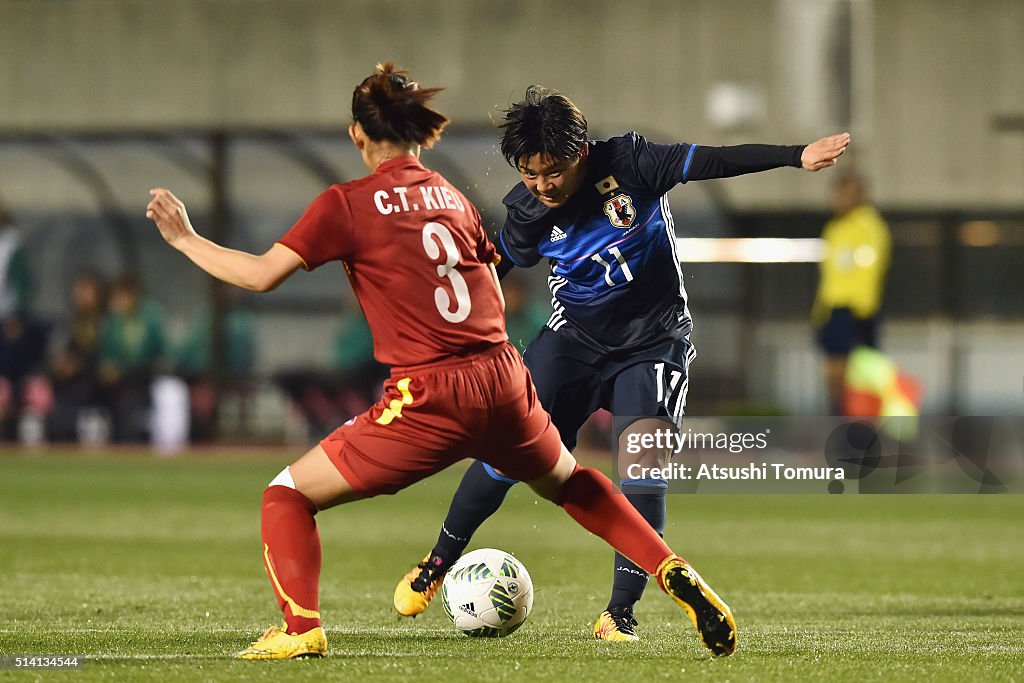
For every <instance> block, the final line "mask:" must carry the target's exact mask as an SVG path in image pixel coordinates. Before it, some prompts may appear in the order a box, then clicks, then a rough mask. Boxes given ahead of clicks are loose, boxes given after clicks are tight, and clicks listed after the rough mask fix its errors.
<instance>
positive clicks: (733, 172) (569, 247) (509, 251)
mask: <svg viewBox="0 0 1024 683" xmlns="http://www.w3.org/2000/svg"><path fill="white" fill-rule="evenodd" d="M500 127H501V128H502V129H503V133H502V138H501V151H502V154H503V155H504V157H505V159H506V160H507V161H508V162H509V164H510V165H512V166H513V167H514V168H516V169H517V170H518V171H519V174H520V176H521V177H522V182H521V183H519V184H518V185H516V186H515V187H514V188H513V189H512V191H511V192H509V193H508V195H507V196H506V197H505V199H504V204H505V208H506V210H507V218H506V221H505V225H504V227H503V228H502V230H501V232H500V233H499V236H498V237H499V239H498V250H499V253H500V255H501V257H502V258H501V262H500V263H499V265H498V273H499V275H504V274H505V273H507V272H508V271H509V270H511V268H512V267H513V266H519V267H522V268H528V267H530V266H533V265H535V264H537V263H538V262H539V261H540V260H541V259H547V260H548V262H549V264H550V275H549V276H548V285H549V287H550V289H551V294H552V299H551V304H552V313H551V317H550V318H549V319H548V321H547V324H546V326H545V327H544V328H542V329H541V330H540V332H539V334H538V335H537V336H536V338H534V340H533V341H532V342H530V344H529V345H528V346H527V349H526V352H525V354H524V360H525V362H526V365H527V367H528V368H529V370H530V373H531V375H532V377H533V382H534V384H535V386H536V388H537V394H538V397H539V398H540V401H541V404H542V405H543V406H544V408H545V409H546V410H547V411H548V412H549V413H550V414H551V417H552V420H553V422H554V424H555V426H556V427H557V428H558V431H559V432H560V434H561V436H562V440H563V442H564V443H565V445H566V446H567V447H568V449H569V450H570V451H571V450H572V449H573V448H574V447H575V445H576V435H577V432H578V431H579V429H580V427H581V426H582V425H583V423H584V422H585V421H586V420H587V418H589V417H590V416H591V415H592V414H593V413H594V412H595V411H596V410H598V409H599V408H605V409H606V410H608V411H609V412H610V413H611V414H612V416H613V429H614V432H615V436H616V438H617V439H620V449H619V455H620V457H619V468H620V472H619V476H620V486H621V489H622V492H623V493H624V494H625V496H626V497H627V498H628V499H629V501H630V502H631V503H632V504H633V506H634V507H635V508H636V509H637V510H638V511H639V512H640V513H641V515H643V517H644V518H645V519H646V520H647V521H648V522H649V523H650V525H651V526H652V527H653V528H654V529H655V531H657V532H658V533H659V534H663V532H664V527H665V490H666V488H667V484H666V482H665V481H664V480H660V479H652V478H643V479H635V478H629V477H628V476H625V473H626V471H627V467H628V465H629V464H631V463H634V462H636V463H639V464H641V465H642V466H643V467H648V468H650V467H663V466H664V465H665V464H667V458H668V453H667V452H666V451H664V450H663V449H662V450H658V449H652V450H649V451H644V452H641V453H639V454H636V455H631V456H630V455H627V453H626V449H624V448H622V447H621V440H622V439H624V438H625V434H627V433H629V432H651V431H653V430H654V429H657V428H659V427H660V428H664V427H665V426H666V424H665V423H668V424H669V425H671V426H674V427H678V426H680V425H681V423H682V419H683V412H684V408H685V405H686V392H687V387H688V384H689V376H688V371H687V369H688V366H689V364H690V361H691V360H693V358H694V355H695V352H694V347H693V344H691V343H690V332H691V329H692V322H691V319H690V313H689V310H688V309H687V305H686V291H685V289H684V288H683V275H682V272H681V270H680V267H679V258H678V257H677V255H676V236H675V230H674V228H673V224H672V215H671V213H670V211H669V205H668V199H667V197H666V196H665V195H666V193H667V192H668V191H669V190H671V189H672V188H673V187H675V186H676V185H677V184H679V183H685V182H687V181H690V180H707V179H711V178H727V177H732V176H737V175H742V174H745V173H755V172H758V171H766V170H769V169H773V168H779V167H784V166H792V167H795V168H803V169H805V170H808V171H818V170H820V169H822V168H826V167H828V166H832V165H834V164H835V163H836V161H837V159H838V158H839V156H840V155H842V154H843V152H844V151H845V150H846V147H847V145H848V144H849V141H850V136H849V134H848V133H842V134H839V135H832V136H829V137H825V138H822V139H820V140H817V141H816V142H813V143H811V144H809V145H806V146H805V145H797V146H778V145H737V146H730V147H705V146H701V145H695V144H688V143H679V144H671V145H664V144H654V143H650V142H648V141H647V140H646V139H645V138H644V137H643V136H641V135H639V134H637V133H636V132H629V133H626V134H625V135H621V136H619V137H614V138H611V139H609V140H604V141H594V140H590V139H588V137H587V120H586V118H585V117H584V116H583V113H582V112H581V111H580V110H579V109H578V108H577V107H576V106H575V104H573V102H572V101H571V100H569V98H567V97H565V96H564V95H562V94H559V93H556V92H552V91H548V90H546V89H544V88H541V87H539V86H531V87H530V88H529V89H528V90H527V91H526V97H525V99H524V100H523V101H522V102H518V103H516V104H513V105H512V106H511V107H510V108H509V109H507V110H505V112H504V120H503V122H502V123H501V124H500ZM627 458H628V460H627ZM515 483H516V482H515V481H514V480H513V479H510V478H508V477H505V476H503V475H502V474H501V473H500V472H498V471H496V470H495V469H494V468H492V467H490V466H488V465H486V464H484V463H482V462H480V461H475V462H474V463H473V464H472V465H471V466H470V467H469V469H468V470H467V471H466V474H465V475H464V476H463V479H462V482H461V483H460V485H459V487H458V490H457V491H456V493H455V497H454V499H453V500H452V503H451V508H450V509H449V512H448V516H447V518H446V519H445V521H444V524H443V526H442V528H441V533H440V535H439V537H438V540H437V545H436V546H435V547H434V549H433V550H432V551H431V552H430V553H429V554H428V555H427V556H426V557H425V558H424V560H423V561H422V562H420V563H419V564H418V565H417V566H416V567H414V568H413V569H412V570H411V571H410V572H409V573H407V574H406V575H405V577H403V579H402V580H401V581H400V582H399V584H398V586H397V587H396V589H395V596H394V604H395V608H396V609H397V610H398V612H399V613H400V614H403V615H405V616H415V615H417V614H419V613H421V612H423V611H424V610H425V609H426V608H427V606H428V605H429V603H430V600H431V599H432V598H433V596H434V594H435V593H436V591H437V588H438V587H439V586H440V583H441V580H442V579H443V578H444V574H445V572H447V570H448V568H449V567H451V565H452V564H454V563H455V561H456V560H457V559H458V558H459V556H460V555H461V554H462V552H463V551H464V550H465V548H466V546H467V545H468V543H469V539H470V537H471V536H472V535H473V533H474V532H475V531H476V529H477V528H478V527H479V526H480V525H481V524H482V523H483V522H484V520H486V519H487V517H489V516H490V515H491V514H493V513H494V512H495V511H496V510H497V509H498V507H499V506H500V505H501V503H502V501H503V500H504V498H505V494H506V493H507V492H508V490H509V488H511V486H512V485H513V484H515ZM613 576H614V581H613V586H612V594H611V599H610V601H609V603H608V607H607V609H606V610H605V611H604V612H603V613H602V614H601V615H600V617H599V618H598V620H597V623H596V624H595V625H594V636H595V637H596V638H598V639H602V640H609V641H618V642H622V641H633V640H638V639H639V636H638V635H637V633H636V626H637V621H636V619H635V618H634V616H633V606H634V605H635V604H636V602H637V601H638V600H639V599H640V597H641V595H642V594H643V591H644V588H645V586H646V585H647V579H648V577H647V574H646V572H644V571H643V570H641V569H640V568H639V567H637V566H636V565H635V564H633V563H632V562H630V561H629V560H628V559H626V558H625V557H624V556H622V555H621V554H618V553H616V555H615V570H614V575H613Z"/></svg>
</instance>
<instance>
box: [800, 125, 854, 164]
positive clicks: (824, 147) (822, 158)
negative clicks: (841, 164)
mask: <svg viewBox="0 0 1024 683" xmlns="http://www.w3.org/2000/svg"><path fill="white" fill-rule="evenodd" d="M849 144H850V134H849V133H840V134H839V135H829V136H828V137H827V138H822V139H820V140H816V141H814V142H812V143H811V144H809V145H807V146H806V147H804V152H803V154H801V155H800V163H801V164H803V167H804V169H805V170H807V171H820V170H821V169H823V168H828V167H829V166H835V165H836V161H838V160H839V157H841V156H843V152H845V151H846V148H847V147H848V146H849Z"/></svg>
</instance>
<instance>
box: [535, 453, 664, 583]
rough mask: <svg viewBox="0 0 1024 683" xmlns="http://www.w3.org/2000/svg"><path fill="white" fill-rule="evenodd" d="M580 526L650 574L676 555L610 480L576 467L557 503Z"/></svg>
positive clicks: (590, 470)
mask: <svg viewBox="0 0 1024 683" xmlns="http://www.w3.org/2000/svg"><path fill="white" fill-rule="evenodd" d="M555 502H556V503H558V504H559V505H561V506H562V507H563V508H565V511H566V512H568V513H569V515H570V516H571V517H572V518H573V519H575V520H576V521H577V522H578V523H579V524H580V526H582V527H583V528H584V529H586V530H587V531H589V532H590V533H592V534H595V535H597V536H600V537H601V538H603V539H604V540H606V541H607V542H608V545H610V546H611V547H613V548H615V549H616V550H618V551H619V552H620V553H622V554H623V555H625V556H626V557H628V558H629V559H630V560H631V561H632V562H633V564H635V565H637V566H638V567H640V568H641V569H643V570H644V571H645V572H647V573H648V574H654V573H656V572H657V570H658V565H660V564H661V563H662V562H663V561H664V560H665V559H666V558H668V557H675V554H674V553H673V552H672V551H671V550H670V549H669V547H668V546H667V545H665V541H663V540H662V539H661V537H660V536H659V535H658V532H656V531H655V530H654V529H652V528H651V525H650V524H648V523H647V520H645V519H644V518H643V516H641V515H640V513H639V512H637V511H636V508H634V507H633V506H632V505H631V504H630V503H629V501H628V500H627V499H626V497H625V496H619V495H616V494H615V492H614V490H613V489H612V483H611V482H610V481H609V480H608V477H606V476H604V475H603V474H601V473H600V472H598V471H597V470H594V469H590V468H589V467H577V468H576V471H575V472H573V473H572V476H570V477H569V479H568V480H567V481H566V482H565V484H564V485H563V486H562V491H561V492H560V493H559V494H558V498H557V499H556V501H555Z"/></svg>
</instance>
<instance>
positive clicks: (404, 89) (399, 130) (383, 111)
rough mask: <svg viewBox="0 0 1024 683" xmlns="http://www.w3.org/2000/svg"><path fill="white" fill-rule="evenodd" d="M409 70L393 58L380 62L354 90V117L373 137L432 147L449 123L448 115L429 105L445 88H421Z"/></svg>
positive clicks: (373, 138)
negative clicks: (409, 75)
mask: <svg viewBox="0 0 1024 683" xmlns="http://www.w3.org/2000/svg"><path fill="white" fill-rule="evenodd" d="M408 74H409V72H408V71H404V70H401V69H398V68H396V67H395V65H394V64H393V63H391V62H385V63H384V64H378V65H377V69H376V70H375V71H374V72H373V74H371V75H369V76H367V77H366V78H365V79H363V82H362V83H360V84H359V85H357V86H356V88H355V90H354V91H352V120H353V121H356V122H358V123H359V124H360V125H361V126H362V127H363V130H364V131H366V134H367V135H369V136H370V139H371V140H376V141H384V140H387V141H389V142H398V143H407V142H414V143H416V144H418V145H423V146H424V147H430V146H431V145H433V144H434V143H435V142H436V141H437V139H438V138H440V137H441V131H443V130H444V127H445V126H446V125H448V117H447V116H445V115H444V114H441V113H440V112H437V111H434V110H433V109H431V108H430V107H428V106H427V102H428V101H429V100H430V99H431V98H432V97H433V96H434V95H436V94H437V93H439V92H441V90H443V88H421V87H420V86H419V84H418V83H417V82H416V81H413V80H411V79H410V78H409V77H408Z"/></svg>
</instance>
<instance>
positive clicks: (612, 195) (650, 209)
mask: <svg viewBox="0 0 1024 683" xmlns="http://www.w3.org/2000/svg"><path fill="white" fill-rule="evenodd" d="M588 144H589V145H590V149H589V153H588V156H587V162H586V163H587V167H586V178H585V179H584V181H583V184H582V185H581V186H580V188H579V190H577V192H576V193H575V194H574V195H573V196H572V197H570V198H569V200H568V201H567V202H566V203H565V204H564V205H563V206H560V207H558V208H548V207H546V206H544V205H543V204H541V203H540V201H538V200H537V198H536V197H534V196H533V195H532V194H530V191H529V190H527V189H526V186H525V185H524V184H523V183H519V184H518V185H516V186H515V187H514V188H512V191H511V192H509V193H508V195H506V197H505V199H504V203H505V208H506V210H507V212H508V216H507V218H506V220H505V225H504V227H503V228H502V230H501V232H500V233H499V242H500V247H501V251H502V252H503V253H504V255H505V256H507V257H508V258H509V260H510V261H511V262H512V263H513V264H514V265H517V266H522V267H528V266H532V265H535V264H536V263H537V262H538V261H540V260H541V259H542V258H546V259H548V261H549V263H550V265H551V275H550V276H549V277H548V284H549V286H550V288H551V295H552V299H551V305H552V309H553V311H552V313H551V317H550V318H549V319H548V322H547V326H548V327H549V328H551V329H552V330H554V331H556V332H559V333H562V334H568V335H571V336H573V337H575V338H578V339H579V340H581V341H583V342H584V343H586V344H588V345H590V346H592V347H593V348H594V349H595V350H597V351H599V352H602V353H611V354H615V353H616V352H619V351H624V352H627V353H631V354H635V353H637V352H639V351H642V350H644V349H648V348H652V347H656V346H659V345H661V344H663V343H665V342H667V341H671V340H675V339H682V338H684V337H686V336H687V335H688V334H689V333H690V330H691V328H692V322H691V320H690V312H689V310H688V309H687V307H686V290H685V289H684V287H683V274H682V271H681V270H680V268H679V259H678V258H677V256H676V239H675V238H676V235H675V229H674V228H673V225H672V213H671V211H670V210H669V206H668V200H667V198H666V197H665V194H666V193H667V192H668V191H669V190H671V189H672V188H673V187H675V186H676V185H677V184H679V183H685V182H687V181H688V180H705V179H709V178H728V177H732V176H737V175H743V174H746V173H756V172H759V171H766V170H768V169H772V168H779V167H782V166H792V167H796V168H799V167H800V166H801V154H802V152H803V149H804V146H803V145H797V146H782V145H759V144H757V145H735V146H731V147H705V146H699V145H692V144H688V143H679V144H673V145H659V144H653V143H650V142H648V141H647V140H646V139H645V138H644V137H643V136H641V135H640V134H638V133H636V132H629V133H626V134H625V135H622V136H619V137H615V138H611V139H610V140H605V141H596V142H595V141H591V142H589V143H588Z"/></svg>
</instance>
